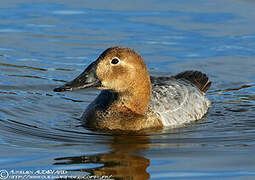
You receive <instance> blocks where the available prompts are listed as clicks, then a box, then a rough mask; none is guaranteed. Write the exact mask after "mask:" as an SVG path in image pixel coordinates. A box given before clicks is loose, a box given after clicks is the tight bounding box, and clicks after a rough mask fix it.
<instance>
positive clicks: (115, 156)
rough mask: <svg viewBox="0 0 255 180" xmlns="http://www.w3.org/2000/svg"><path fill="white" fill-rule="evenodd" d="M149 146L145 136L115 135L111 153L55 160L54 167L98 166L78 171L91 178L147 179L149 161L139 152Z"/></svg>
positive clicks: (111, 143) (148, 176) (147, 137)
mask: <svg viewBox="0 0 255 180" xmlns="http://www.w3.org/2000/svg"><path fill="white" fill-rule="evenodd" d="M149 146H150V139H149V136H146V135H137V136H130V135H119V136H118V135H115V136H113V139H112V141H111V142H110V148H111V149H112V151H111V152H109V153H105V154H95V155H84V156H74V157H63V158H57V159H55V160H56V161H61V162H56V163H55V165H67V164H87V163H93V164H100V165H102V164H103V165H102V166H100V167H96V168H88V169H79V170H77V171H80V172H87V173H89V175H93V176H111V178H113V179H124V180H126V179H128V180H131V179H132V180H136V179H143V180H144V179H149V178H150V174H149V173H148V172H147V168H148V167H149V165H150V160H149V159H147V158H145V157H144V156H143V155H142V154H141V153H139V151H142V150H145V149H147V148H148V147H149Z"/></svg>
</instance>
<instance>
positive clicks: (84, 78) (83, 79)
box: [54, 61, 101, 92]
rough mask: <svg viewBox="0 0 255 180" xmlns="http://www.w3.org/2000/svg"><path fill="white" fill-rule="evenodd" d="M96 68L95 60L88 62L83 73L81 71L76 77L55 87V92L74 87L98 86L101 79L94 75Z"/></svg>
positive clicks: (74, 88)
mask: <svg viewBox="0 0 255 180" xmlns="http://www.w3.org/2000/svg"><path fill="white" fill-rule="evenodd" d="M96 68H97V61H95V62H93V63H92V64H90V65H89V66H88V67H87V68H86V69H85V71H83V73H81V74H80V75H79V76H78V77H77V78H75V79H74V80H73V81H71V82H69V83H67V84H65V85H63V86H61V87H58V88H55V89H54V91H55V92H62V91H72V90H76V89H85V88H92V87H100V86H101V81H100V80H99V79H98V77H97V75H96Z"/></svg>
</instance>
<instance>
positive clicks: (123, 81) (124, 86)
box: [54, 47, 151, 100]
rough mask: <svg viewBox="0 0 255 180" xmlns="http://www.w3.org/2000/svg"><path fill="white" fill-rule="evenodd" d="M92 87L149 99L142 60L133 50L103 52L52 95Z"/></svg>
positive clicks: (147, 80)
mask: <svg viewBox="0 0 255 180" xmlns="http://www.w3.org/2000/svg"><path fill="white" fill-rule="evenodd" d="M91 87H94V88H98V89H107V90H110V91H113V92H116V93H119V94H125V95H134V96H142V97H143V98H144V97H145V96H146V97H148V98H150V93H151V84H150V77H149V73H148V70H147V68H146V64H145V62H144V61H143V59H142V57H141V56H140V55H139V54H138V53H136V52H135V51H134V50H132V49H129V48H122V47H111V48H108V49H106V50H105V51H104V52H103V53H102V54H101V55H100V56H99V57H98V59H97V60H96V61H94V62H93V63H91V64H90V65H89V66H88V67H87V68H86V69H85V71H84V72H82V73H81V74H80V75H79V76H78V77H77V78H75V79H74V80H73V81H71V82H70V83H67V84H65V85H64V86H61V87H59V88H56V89H54V91H56V92H62V91H72V90H75V89H84V88H91ZM148 98H146V99H148ZM144 100H145V99H144Z"/></svg>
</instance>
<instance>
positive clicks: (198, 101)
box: [150, 71, 211, 127]
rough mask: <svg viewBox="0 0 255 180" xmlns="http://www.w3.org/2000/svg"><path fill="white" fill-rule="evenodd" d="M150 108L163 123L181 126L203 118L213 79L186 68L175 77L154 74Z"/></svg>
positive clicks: (207, 106) (207, 105)
mask: <svg viewBox="0 0 255 180" xmlns="http://www.w3.org/2000/svg"><path fill="white" fill-rule="evenodd" d="M151 81H152V97H151V102H150V110H151V111H153V112H154V113H155V114H157V116H159V118H160V119H161V120H162V123H163V125H164V126H173V127H177V126H181V125H183V124H185V123H189V122H191V121H194V120H198V119H201V118H202V117H203V116H204V115H205V114H206V112H207V110H208V108H209V106H210V102H209V100H208V99H207V98H206V97H205V92H206V91H207V90H208V89H209V87H210V85H211V82H209V81H208V77H207V76H206V75H205V74H203V73H201V72H199V71H185V72H183V73H180V74H177V75H176V76H173V77H151Z"/></svg>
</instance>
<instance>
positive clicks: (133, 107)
mask: <svg viewBox="0 0 255 180" xmlns="http://www.w3.org/2000/svg"><path fill="white" fill-rule="evenodd" d="M138 87H139V88H138ZM118 95H119V97H118V98H119V102H120V104H119V106H122V107H124V108H123V109H124V111H125V109H126V110H128V111H132V112H133V113H135V114H140V115H143V114H144V113H145V112H146V111H147V110H148V106H149V103H150V98H151V84H150V81H149V82H141V83H140V84H139V85H137V86H133V87H132V88H131V89H130V91H127V92H123V93H119V94H118Z"/></svg>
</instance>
